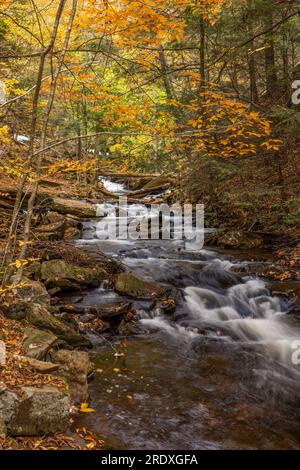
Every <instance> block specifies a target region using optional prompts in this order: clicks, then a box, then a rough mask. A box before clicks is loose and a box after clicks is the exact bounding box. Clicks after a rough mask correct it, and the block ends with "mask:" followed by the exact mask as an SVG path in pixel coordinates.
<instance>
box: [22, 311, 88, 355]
mask: <svg viewBox="0 0 300 470" xmlns="http://www.w3.org/2000/svg"><path fill="white" fill-rule="evenodd" d="M27 320H28V321H29V323H31V325H33V326H35V327H36V328H40V329H42V330H47V331H51V332H52V333H53V334H54V335H55V336H56V337H57V338H59V339H61V340H63V341H65V342H66V343H67V344H69V345H70V346H73V347H84V348H85V347H87V348H90V347H92V344H91V342H90V341H89V340H88V339H87V338H85V337H84V336H82V335H81V334H80V333H78V332H77V331H75V330H74V329H73V328H71V327H70V326H69V325H67V324H66V323H64V322H63V321H60V320H59V319H58V318H56V317H55V316H53V315H52V314H51V313H50V312H49V310H48V309H47V308H46V307H44V306H43V305H39V304H32V307H31V310H30V312H29V313H28V314H27Z"/></svg>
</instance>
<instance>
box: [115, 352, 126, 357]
mask: <svg viewBox="0 0 300 470" xmlns="http://www.w3.org/2000/svg"><path fill="white" fill-rule="evenodd" d="M114 356H115V357H124V356H125V354H124V353H123V352H116V353H115V354H114Z"/></svg>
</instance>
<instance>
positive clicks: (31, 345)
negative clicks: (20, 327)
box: [22, 328, 57, 360]
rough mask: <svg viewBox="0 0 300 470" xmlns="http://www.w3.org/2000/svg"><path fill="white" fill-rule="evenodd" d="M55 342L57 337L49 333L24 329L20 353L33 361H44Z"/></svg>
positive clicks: (35, 329) (34, 329)
mask: <svg viewBox="0 0 300 470" xmlns="http://www.w3.org/2000/svg"><path fill="white" fill-rule="evenodd" d="M56 341H57V337H56V336H55V335H54V334H53V333H51V332H50V331H43V330H38V329H37V328H26V329H25V331H24V337H23V343H22V352H23V354H25V356H28V357H30V358H33V359H38V360H41V359H44V358H45V356H46V354H47V352H48V351H49V349H50V348H51V347H52V346H53V345H54V343H55V342H56Z"/></svg>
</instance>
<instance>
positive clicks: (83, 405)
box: [79, 403, 95, 413]
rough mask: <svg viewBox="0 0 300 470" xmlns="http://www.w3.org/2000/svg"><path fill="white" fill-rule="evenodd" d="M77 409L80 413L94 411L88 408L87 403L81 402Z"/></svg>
mask: <svg viewBox="0 0 300 470" xmlns="http://www.w3.org/2000/svg"><path fill="white" fill-rule="evenodd" d="M79 411H80V412H81V413H94V411H95V410H94V408H89V404H88V403H81V406H80V409H79Z"/></svg>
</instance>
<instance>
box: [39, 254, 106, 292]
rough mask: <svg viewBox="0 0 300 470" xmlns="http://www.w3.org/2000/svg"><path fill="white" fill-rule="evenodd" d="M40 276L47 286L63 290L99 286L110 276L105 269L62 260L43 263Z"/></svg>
mask: <svg viewBox="0 0 300 470" xmlns="http://www.w3.org/2000/svg"><path fill="white" fill-rule="evenodd" d="M40 276H41V280H42V281H43V282H44V283H45V285H46V287H47V288H50V289H51V288H53V287H59V288H60V289H61V290H76V289H80V288H81V287H99V286H100V284H101V282H102V281H104V280H105V279H108V278H109V274H108V273H107V272H106V271H104V269H101V268H97V267H92V268H86V267H82V266H75V265H73V264H67V263H66V262H65V261H62V260H51V261H45V262H44V263H42V266H41V272H40Z"/></svg>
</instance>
